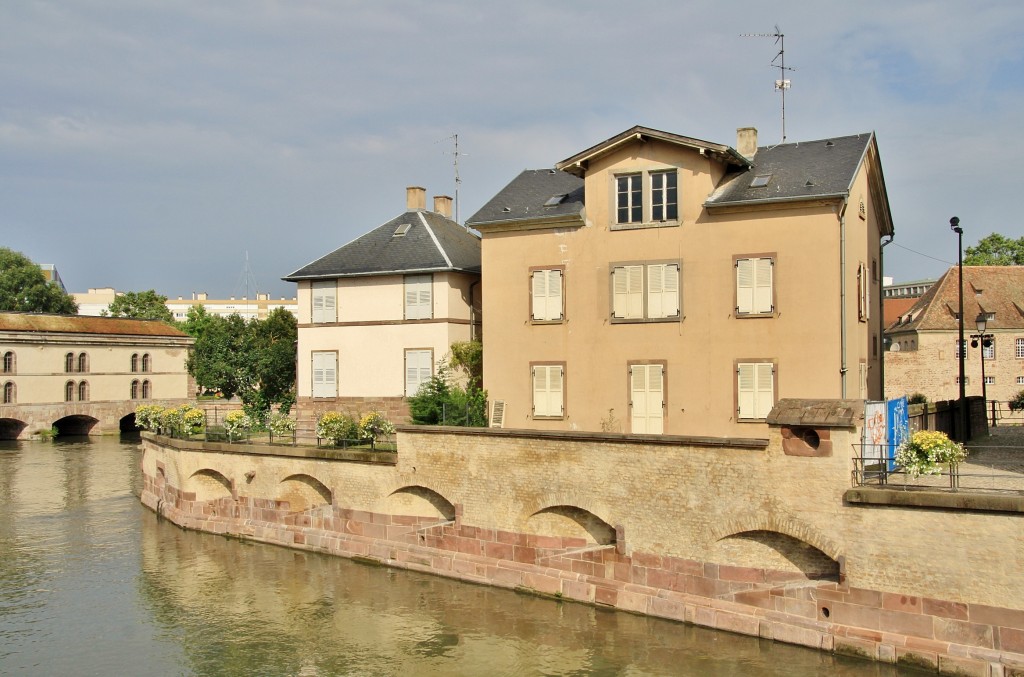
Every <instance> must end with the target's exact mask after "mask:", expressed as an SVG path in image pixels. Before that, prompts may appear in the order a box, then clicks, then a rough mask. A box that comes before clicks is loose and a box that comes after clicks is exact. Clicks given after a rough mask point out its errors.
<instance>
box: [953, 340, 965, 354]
mask: <svg viewBox="0 0 1024 677" xmlns="http://www.w3.org/2000/svg"><path fill="white" fill-rule="evenodd" d="M966 342H967V339H964V341H962V342H961V341H960V339H953V357H960V349H961V348H963V345H964V343H966Z"/></svg>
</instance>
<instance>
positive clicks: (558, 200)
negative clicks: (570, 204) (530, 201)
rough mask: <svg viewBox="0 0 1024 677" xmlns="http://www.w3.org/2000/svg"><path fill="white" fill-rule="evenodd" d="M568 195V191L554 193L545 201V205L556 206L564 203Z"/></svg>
mask: <svg viewBox="0 0 1024 677" xmlns="http://www.w3.org/2000/svg"><path fill="white" fill-rule="evenodd" d="M566 195H568V193H562V194H561V195H552V196H551V197H549V198H548V201H547V202H545V203H544V206H545V207H555V206H557V205H560V204H562V200H564V199H565V196H566Z"/></svg>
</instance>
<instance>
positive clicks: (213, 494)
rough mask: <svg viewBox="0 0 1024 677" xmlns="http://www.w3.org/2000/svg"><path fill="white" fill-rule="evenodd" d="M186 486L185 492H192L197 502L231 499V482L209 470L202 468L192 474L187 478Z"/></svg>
mask: <svg viewBox="0 0 1024 677" xmlns="http://www.w3.org/2000/svg"><path fill="white" fill-rule="evenodd" d="M187 485H188V486H187V488H186V489H185V491H189V492H192V491H194V492H195V494H196V500H197V501H216V500H218V499H221V498H232V496H231V480H229V479H228V478H227V477H224V475H222V474H220V473H219V472H217V471H216V470H211V469H210V468H203V469H202V470H197V471H195V472H194V473H192V476H191V477H189V478H188V483H187Z"/></svg>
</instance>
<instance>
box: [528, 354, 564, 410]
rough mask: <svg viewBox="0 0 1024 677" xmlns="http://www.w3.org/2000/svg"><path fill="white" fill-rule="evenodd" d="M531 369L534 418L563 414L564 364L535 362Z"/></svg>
mask: <svg viewBox="0 0 1024 677" xmlns="http://www.w3.org/2000/svg"><path fill="white" fill-rule="evenodd" d="M531 370H532V373H531V378H532V379H533V416H534V418H562V417H563V416H565V365H562V364H537V365H533V366H532V367H531Z"/></svg>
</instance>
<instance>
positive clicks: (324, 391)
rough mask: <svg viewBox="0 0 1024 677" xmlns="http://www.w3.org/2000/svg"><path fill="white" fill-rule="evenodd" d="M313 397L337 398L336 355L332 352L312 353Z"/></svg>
mask: <svg viewBox="0 0 1024 677" xmlns="http://www.w3.org/2000/svg"><path fill="white" fill-rule="evenodd" d="M312 362H313V397H337V396H338V353H336V352H335V351H333V350H323V351H314V352H313V353H312Z"/></svg>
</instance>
